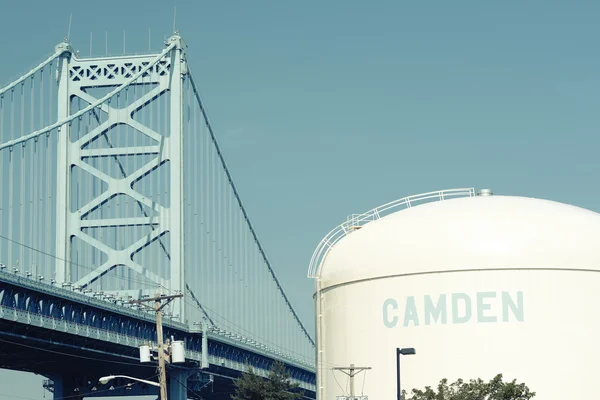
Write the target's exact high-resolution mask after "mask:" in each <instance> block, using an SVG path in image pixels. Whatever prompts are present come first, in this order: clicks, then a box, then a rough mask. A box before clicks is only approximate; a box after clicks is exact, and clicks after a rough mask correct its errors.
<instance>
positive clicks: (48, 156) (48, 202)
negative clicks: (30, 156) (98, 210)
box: [44, 63, 56, 278]
mask: <svg viewBox="0 0 600 400" xmlns="http://www.w3.org/2000/svg"><path fill="white" fill-rule="evenodd" d="M53 94H54V93H53V90H52V63H50V64H49V65H48V123H50V122H51V121H52V101H53V99H54V96H53ZM51 135H52V132H48V133H46V196H45V198H44V204H45V207H44V208H45V214H46V232H48V234H46V235H45V237H46V241H45V245H44V251H45V252H46V253H49V254H54V251H53V250H51V247H50V246H51V245H50V238H51V237H53V236H54V234H52V233H51V232H52V230H53V229H54V228H55V227H53V226H52V202H54V201H56V200H55V198H54V196H52V186H51V183H50V182H51V175H50V171H51V168H56V166H53V165H52V161H53V158H52V156H51V155H52V154H54V153H53V151H52V150H54V148H53V147H54V146H52V142H51V139H50V136H51ZM45 260H46V262H48V263H50V264H51V265H52V267H51V269H50V268H48V269H47V271H48V272H50V275H51V277H52V278H55V277H56V261H55V260H49V259H48V258H46V259H45Z"/></svg>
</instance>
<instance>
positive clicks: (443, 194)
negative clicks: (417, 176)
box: [308, 188, 475, 278]
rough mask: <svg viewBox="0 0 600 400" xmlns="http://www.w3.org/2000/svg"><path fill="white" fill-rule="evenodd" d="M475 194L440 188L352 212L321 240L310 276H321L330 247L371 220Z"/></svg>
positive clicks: (313, 257) (461, 190)
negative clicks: (368, 209) (403, 210)
mask: <svg viewBox="0 0 600 400" xmlns="http://www.w3.org/2000/svg"><path fill="white" fill-rule="evenodd" d="M473 196H475V189H474V188H460V189H448V190H439V191H436V192H428V193H422V194H417V195H413V196H408V197H404V198H401V199H398V200H394V201H392V202H390V203H387V204H383V205H381V206H379V207H377V208H374V209H372V210H370V211H367V212H366V213H363V214H352V215H350V216H349V217H348V219H347V220H346V222H344V223H343V224H341V225H338V226H337V227H335V228H334V229H333V230H332V231H331V232H329V233H328V234H327V235H326V236H325V237H324V238H323V239H322V240H321V242H320V243H319V245H318V246H317V248H316V249H315V251H314V253H313V255H312V257H311V260H310V264H309V266H308V276H309V277H310V278H316V277H317V276H319V275H320V272H321V263H322V262H323V260H324V259H325V256H326V255H327V252H328V251H329V249H331V248H332V247H333V246H334V245H335V244H336V243H337V242H338V241H340V240H341V239H342V238H343V237H345V236H346V235H348V234H349V233H351V232H353V231H355V230H357V229H360V228H361V227H362V226H364V225H366V224H368V223H369V222H373V221H376V220H378V219H380V218H382V217H385V216H386V215H388V214H391V213H392V212H395V211H398V210H399V209H405V208H410V207H413V206H417V205H420V204H424V203H429V202H432V201H442V200H447V199H451V198H457V197H473Z"/></svg>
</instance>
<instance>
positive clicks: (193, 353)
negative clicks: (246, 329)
mask: <svg viewBox="0 0 600 400" xmlns="http://www.w3.org/2000/svg"><path fill="white" fill-rule="evenodd" d="M3 322H9V324H8V325H7V326H10V329H8V330H7V329H6V327H5V325H3V324H2V323H3ZM33 328H35V329H33ZM9 331H12V332H9ZM24 332H27V335H26V336H23V333H24ZM34 332H37V334H35V333H34ZM3 333H9V334H10V333H12V334H14V335H18V336H19V337H21V338H23V337H28V338H30V339H31V340H32V341H34V339H35V340H38V341H39V340H46V339H49V340H51V341H52V343H53V344H54V345H56V344H58V343H64V344H65V345H74V346H75V347H76V348H82V349H85V348H89V349H103V351H105V352H106V354H121V355H123V356H124V357H127V358H128V359H131V358H132V357H133V358H137V355H138V349H137V347H138V346H139V345H140V344H143V343H148V342H153V341H154V340H155V339H156V326H155V324H154V322H153V321H152V316H151V315H149V314H147V313H144V312H141V311H135V310H128V309H126V308H124V307H123V306H119V305H117V304H114V306H111V305H110V304H109V303H107V302H106V301H103V300H98V299H95V298H93V297H89V296H86V295H84V294H80V293H76V292H73V291H70V290H66V289H60V288H54V287H52V286H51V285H47V284H43V283H39V282H36V281H34V280H32V279H27V278H24V277H20V276H17V275H15V274H11V273H7V272H2V271H0V336H2V334H3ZM164 335H165V338H169V337H171V336H173V337H175V338H177V339H178V340H184V342H185V347H186V358H187V359H189V361H190V362H196V363H198V365H201V363H202V337H201V334H200V333H195V332H189V331H187V329H186V327H185V326H184V325H182V324H180V323H178V322H169V321H166V322H165V330H164ZM32 343H33V342H32ZM115 346H116V347H115ZM206 350H207V352H208V361H209V365H210V367H211V368H217V369H219V368H225V369H227V370H231V371H245V370H246V369H247V366H248V365H251V366H252V367H253V368H255V370H256V372H257V373H258V374H259V375H262V376H267V374H268V371H269V369H270V367H271V365H272V362H273V358H271V357H269V356H266V355H263V354H259V353H257V352H256V351H252V349H251V348H250V347H247V346H244V345H243V344H240V343H237V342H236V341H234V340H230V339H228V338H225V337H218V336H213V335H211V334H209V335H208V348H207V349H206ZM284 361H285V360H284ZM286 364H287V365H288V371H289V372H290V374H291V377H292V381H293V382H297V383H298V384H299V385H300V386H301V387H302V388H304V389H307V390H310V391H314V390H315V374H314V372H312V371H309V370H308V369H306V368H301V367H300V366H294V365H291V364H290V363H287V362H286ZM207 371H210V369H209V370H207ZM221 371H222V372H223V370H221ZM237 373H238V372H235V373H233V374H234V375H237Z"/></svg>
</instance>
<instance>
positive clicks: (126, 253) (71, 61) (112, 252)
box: [56, 35, 187, 321]
mask: <svg viewBox="0 0 600 400" xmlns="http://www.w3.org/2000/svg"><path fill="white" fill-rule="evenodd" d="M168 44H171V45H172V46H171V47H172V50H171V51H169V52H168V53H167V54H165V55H163V56H160V58H159V59H158V60H157V55H150V56H132V57H107V58H95V59H79V58H77V57H76V56H75V55H74V54H73V53H71V52H64V53H62V55H61V56H60V62H61V64H60V66H59V70H58V84H59V89H58V97H59V101H58V114H59V115H58V119H59V120H64V119H67V118H69V117H70V116H71V115H72V114H73V113H72V110H71V103H72V99H73V98H79V99H81V100H83V101H85V102H87V103H89V104H90V105H95V104H98V103H99V101H101V100H102V99H99V98H96V97H94V96H93V95H91V94H90V92H89V89H90V88H112V87H120V88H121V89H123V88H124V87H126V86H130V87H133V86H135V85H155V87H154V88H153V89H152V90H150V91H149V92H148V93H146V94H144V95H141V96H139V97H138V98H137V99H135V101H133V102H132V103H131V104H129V105H128V106H126V107H124V108H117V107H113V106H112V105H111V102H110V99H109V100H108V101H104V102H101V103H100V104H99V105H98V107H97V108H96V109H97V111H98V112H102V113H104V114H106V116H107V118H106V120H105V121H104V122H101V121H99V125H98V126H97V127H96V128H95V129H93V130H91V131H90V132H88V133H87V134H84V135H82V136H79V137H78V139H77V140H75V141H73V142H71V141H70V140H69V138H70V137H71V129H72V125H71V124H70V123H69V124H65V125H63V126H62V127H61V129H62V130H63V132H61V135H60V136H59V139H58V140H59V144H58V169H57V187H58V188H59V190H57V202H56V204H57V206H56V215H57V228H56V240H57V241H56V256H57V258H58V259H59V260H60V261H59V262H58V263H57V267H56V280H57V281H58V282H61V283H62V282H73V280H74V279H73V278H72V277H73V268H74V267H73V266H72V262H71V245H72V242H73V238H74V237H77V238H78V239H81V240H82V241H83V242H85V243H87V244H89V245H90V246H92V247H93V248H95V249H97V250H99V251H100V252H102V253H104V254H105V255H106V260H105V262H104V263H102V264H101V265H99V266H97V267H96V268H95V269H94V270H93V271H90V272H88V273H87V274H85V275H83V276H78V278H77V279H76V282H73V283H74V284H75V285H77V286H80V287H86V286H88V285H89V284H91V283H92V282H94V281H95V280H97V279H99V278H100V277H101V276H103V275H104V274H106V273H108V272H109V271H111V270H112V269H114V268H115V267H117V266H125V267H127V268H129V269H131V270H133V271H135V272H136V273H137V274H139V275H141V276H144V277H145V278H147V279H148V280H150V281H152V282H154V283H156V285H157V287H165V288H167V289H170V290H172V291H175V292H181V293H182V292H183V291H184V288H185V286H184V260H183V257H184V252H183V251H182V249H179V248H173V249H169V248H166V247H168V246H165V245H164V244H163V243H161V246H163V248H164V250H165V252H167V255H168V257H169V259H170V275H169V276H168V277H164V276H160V275H159V274H158V273H157V272H156V271H152V270H151V269H150V268H149V267H148V266H143V265H141V264H140V263H139V262H136V261H134V257H133V256H134V255H135V254H136V253H138V252H140V251H142V250H143V249H145V248H146V247H148V246H150V245H151V244H153V243H154V242H156V241H158V240H160V238H161V237H162V236H164V235H165V234H166V233H169V234H170V242H171V243H172V244H173V245H172V246H183V243H184V238H183V235H184V229H183V206H182V201H183V199H182V197H183V195H182V194H183V171H182V168H181V166H182V161H183V160H182V158H183V151H182V146H183V127H182V81H183V79H184V77H185V75H186V74H187V68H186V61H185V53H184V48H185V44H184V42H183V41H182V40H181V38H180V37H179V36H178V35H175V36H173V37H172V38H170V39H169V42H168ZM142 71H144V72H142ZM141 72H142V73H141ZM140 73H141V76H140V78H141V79H140V80H137V81H135V82H132V81H131V79H132V78H134V77H135V76H136V75H140ZM166 92H170V96H169V101H170V107H169V108H170V109H169V113H170V126H169V127H168V128H167V130H168V132H157V131H155V130H153V129H152V128H151V127H149V126H147V125H145V124H144V123H142V122H140V121H138V120H136V119H134V115H135V114H136V112H139V110H141V109H142V108H144V107H148V106H149V105H150V104H152V103H153V102H154V101H156V99H157V98H159V97H160V96H161V95H163V94H164V93H166ZM117 125H126V126H128V127H130V128H132V129H134V130H135V131H137V132H139V133H140V134H142V135H144V136H145V137H146V138H147V139H149V141H151V142H152V143H154V144H152V145H144V146H128V147H116V146H113V145H111V144H110V142H109V147H108V148H94V147H93V146H90V144H91V143H93V142H94V141H96V140H98V138H99V137H101V136H102V135H104V136H106V134H107V132H108V131H109V130H110V129H112V128H114V127H115V126H117ZM167 133H168V134H167ZM107 141H108V138H107ZM125 156H134V157H137V156H152V158H151V159H150V161H148V162H147V163H145V164H144V165H143V166H141V167H139V168H138V169H136V170H135V171H131V172H126V171H125V169H124V168H121V172H122V176H120V177H113V176H110V175H109V174H107V173H105V172H103V171H102V170H101V169H99V168H96V167H94V166H93V165H92V164H91V163H89V162H87V161H89V160H91V159H92V160H93V159H103V158H112V159H115V160H119V157H125ZM167 161H169V162H171V165H173V168H171V169H170V176H169V179H170V196H171V199H170V207H164V206H162V205H160V204H158V203H157V202H155V201H153V200H152V199H150V198H148V197H146V196H144V195H143V194H142V193H140V192H139V191H137V190H135V189H134V184H135V183H136V182H137V181H139V180H140V179H142V178H143V177H145V176H147V175H149V174H151V173H153V172H154V171H155V170H157V169H158V168H159V167H160V166H161V165H163V164H164V163H166V162H167ZM74 167H78V168H80V169H81V170H83V171H85V172H87V173H88V174H89V178H90V179H100V180H101V181H103V182H104V183H105V184H106V185H107V187H108V189H107V190H106V191H104V192H103V193H101V194H100V195H98V196H97V197H95V198H93V199H91V200H89V201H88V202H87V203H86V204H83V205H80V206H79V207H78V208H77V209H75V210H73V211H72V210H71V198H72V196H73V193H74V190H75V188H73V187H72V185H71V174H72V171H73V168H74ZM119 195H124V196H127V197H128V198H130V199H132V200H133V201H135V202H137V204H138V205H139V209H140V210H141V212H142V216H141V217H140V216H139V215H137V214H135V215H134V214H130V215H124V216H123V215H122V216H119V217H114V216H108V217H103V218H102V217H101V218H96V217H94V218H92V217H90V215H91V214H92V212H94V211H95V210H98V209H99V208H101V207H102V206H103V205H104V204H106V203H107V202H109V201H110V200H111V199H113V198H115V197H116V196H119ZM145 210H150V211H151V213H148V212H147V211H145ZM131 212H133V211H131ZM132 226H138V227H139V226H146V227H149V228H151V230H150V231H149V233H148V234H146V235H145V236H143V237H141V238H139V239H138V240H137V241H135V242H134V243H132V244H130V245H129V246H127V247H126V248H124V249H119V250H117V249H115V248H113V247H111V246H110V245H108V244H107V243H106V242H105V241H103V240H102V239H101V238H94V237H92V236H91V235H90V234H88V233H86V229H88V230H89V229H90V228H92V229H93V228H108V227H111V228H118V227H132ZM108 289H109V290H110V288H108ZM184 309H185V307H184V306H183V301H179V302H178V310H177V311H178V315H179V319H180V320H181V321H185V316H184Z"/></svg>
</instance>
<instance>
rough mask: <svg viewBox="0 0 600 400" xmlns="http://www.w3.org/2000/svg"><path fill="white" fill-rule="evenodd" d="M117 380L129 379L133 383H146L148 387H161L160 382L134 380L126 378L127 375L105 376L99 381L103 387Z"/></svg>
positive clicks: (130, 377) (131, 377)
mask: <svg viewBox="0 0 600 400" xmlns="http://www.w3.org/2000/svg"><path fill="white" fill-rule="evenodd" d="M115 378H127V379H131V380H133V381H138V382H142V383H146V384H148V385H152V386H156V387H160V383H158V382H152V381H147V380H145V379H139V378H134V377H133V376H126V375H109V376H103V377H102V378H100V379H98V382H100V383H101V384H103V385H106V384H107V383H108V382H109V381H112V380H113V379H115Z"/></svg>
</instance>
